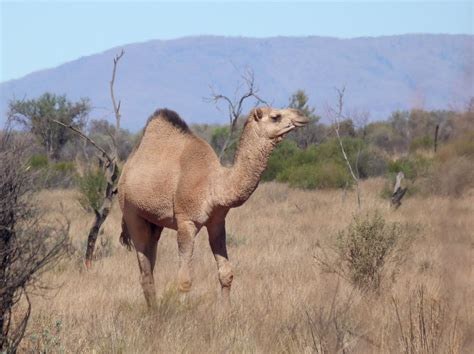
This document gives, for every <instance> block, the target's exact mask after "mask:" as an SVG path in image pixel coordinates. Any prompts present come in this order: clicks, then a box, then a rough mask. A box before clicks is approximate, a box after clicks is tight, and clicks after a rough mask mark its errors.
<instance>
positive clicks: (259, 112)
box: [253, 107, 263, 120]
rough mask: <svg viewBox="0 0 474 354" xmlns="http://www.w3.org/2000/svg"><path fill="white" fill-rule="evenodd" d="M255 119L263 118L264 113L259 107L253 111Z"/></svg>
mask: <svg viewBox="0 0 474 354" xmlns="http://www.w3.org/2000/svg"><path fill="white" fill-rule="evenodd" d="M253 118H254V119H255V120H260V119H262V118H263V112H262V109H261V108H258V107H257V108H255V109H254V110H253Z"/></svg>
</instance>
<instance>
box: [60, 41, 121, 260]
mask: <svg viewBox="0 0 474 354" xmlns="http://www.w3.org/2000/svg"><path fill="white" fill-rule="evenodd" d="M124 53H125V52H124V51H123V50H122V51H121V52H120V53H119V54H117V55H116V56H115V57H114V60H113V63H114V64H113V69H112V78H111V80H110V82H109V84H110V97H111V100H112V106H113V110H114V115H115V133H114V134H110V137H111V140H112V156H111V155H110V154H109V153H107V151H105V150H104V149H103V148H102V147H101V146H99V145H98V144H97V143H96V142H95V141H94V140H93V139H91V138H90V137H88V136H87V135H86V134H84V133H83V132H82V131H80V130H79V129H77V128H75V127H72V126H70V125H65V124H63V123H61V122H59V121H57V120H53V122H55V123H57V124H60V125H62V126H65V127H67V128H69V129H71V130H72V131H73V132H75V133H76V134H77V135H79V136H80V137H81V138H82V139H84V140H85V141H87V142H88V143H90V144H91V145H92V146H93V147H94V148H95V149H96V150H97V151H98V154H97V157H98V158H99V160H100V161H101V162H102V168H103V173H104V175H105V180H106V186H105V188H104V194H103V196H102V204H101V206H100V207H99V208H98V209H96V208H92V209H93V211H94V214H95V220H94V223H93V224H92V227H91V228H90V230H89V234H88V236H87V249H86V255H85V262H84V263H85V266H86V268H90V267H91V266H92V260H93V257H94V249H95V244H96V241H97V237H98V235H99V231H100V228H101V226H102V224H103V223H104V222H105V220H106V219H107V216H108V215H109V213H110V209H111V208H112V202H113V198H114V196H115V194H116V193H117V182H118V177H119V173H118V165H117V163H118V156H119V154H118V145H117V144H118V138H119V134H120V119H121V113H120V104H121V101H120V100H119V101H117V100H116V98H115V92H114V84H115V77H116V73H117V65H118V63H119V61H120V59H121V58H122V57H123V55H124Z"/></svg>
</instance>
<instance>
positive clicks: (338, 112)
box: [328, 87, 361, 208]
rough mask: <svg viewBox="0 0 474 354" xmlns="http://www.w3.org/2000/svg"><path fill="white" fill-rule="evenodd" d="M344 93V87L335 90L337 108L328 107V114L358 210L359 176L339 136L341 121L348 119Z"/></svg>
mask: <svg viewBox="0 0 474 354" xmlns="http://www.w3.org/2000/svg"><path fill="white" fill-rule="evenodd" d="M345 91H346V88H345V87H343V88H342V89H338V88H336V92H337V96H338V97H337V107H336V108H333V107H331V106H329V107H328V113H329V115H330V116H331V117H332V118H333V120H334V130H335V133H336V138H337V140H338V142H339V146H340V148H341V152H342V156H343V157H344V161H345V162H346V165H347V168H348V170H349V173H350V175H351V178H352V179H353V180H354V183H355V186H356V191H357V205H358V206H359V208H360V206H361V204H360V189H359V176H358V174H357V175H356V173H355V172H354V170H355V171H357V169H356V167H357V166H355V167H354V168H352V165H351V163H350V161H349V158H348V157H347V153H346V150H345V149H344V144H343V142H342V139H341V135H340V133H339V130H340V122H341V120H348V119H349V118H348V117H345V116H344V114H343V109H344V93H345ZM357 160H358V159H357ZM357 160H356V164H357Z"/></svg>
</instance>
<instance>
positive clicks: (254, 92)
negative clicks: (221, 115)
mask: <svg viewBox="0 0 474 354" xmlns="http://www.w3.org/2000/svg"><path fill="white" fill-rule="evenodd" d="M241 78H242V81H243V82H242V83H241V84H239V85H238V87H237V89H236V91H235V93H234V97H233V98H232V99H231V98H230V97H229V96H226V95H223V94H221V93H216V92H215V91H214V90H213V89H212V94H211V97H209V98H206V99H205V100H206V101H207V102H214V103H215V104H216V106H217V108H218V109H219V106H218V104H219V103H220V102H224V103H225V104H226V105H227V111H228V116H229V135H228V136H227V139H226V140H225V142H224V144H223V145H222V148H221V151H220V153H219V159H220V160H222V158H223V156H224V154H225V152H226V151H227V149H228V148H229V146H230V142H231V141H232V139H233V138H234V133H235V130H236V125H237V120H238V119H239V117H240V116H241V115H242V110H243V105H244V103H245V101H246V100H248V99H253V100H254V106H258V105H259V104H264V105H268V103H267V102H266V101H265V100H263V99H262V98H261V97H260V96H259V95H258V89H257V88H256V86H255V75H254V73H253V71H252V70H250V69H249V70H247V71H246V72H245V73H244V74H243V75H242V76H241ZM244 85H245V91H244V92H243V93H242V94H241V95H240V96H239V93H238V92H239V91H240V88H241V87H242V86H244Z"/></svg>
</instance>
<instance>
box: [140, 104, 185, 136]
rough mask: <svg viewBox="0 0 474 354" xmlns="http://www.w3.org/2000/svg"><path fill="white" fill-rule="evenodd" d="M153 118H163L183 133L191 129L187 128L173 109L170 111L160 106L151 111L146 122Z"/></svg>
mask: <svg viewBox="0 0 474 354" xmlns="http://www.w3.org/2000/svg"><path fill="white" fill-rule="evenodd" d="M155 119H163V120H165V121H167V122H168V123H170V124H171V125H173V126H174V127H176V128H178V129H179V130H181V132H183V133H191V130H190V129H189V127H188V125H187V124H186V122H185V121H184V120H183V119H181V117H180V116H179V115H178V113H176V112H175V111H172V110H171V109H167V108H160V109H157V110H156V111H155V113H153V115H152V116H151V117H150V118H149V119H148V123H150V121H152V120H155ZM148 123H147V125H148Z"/></svg>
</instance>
